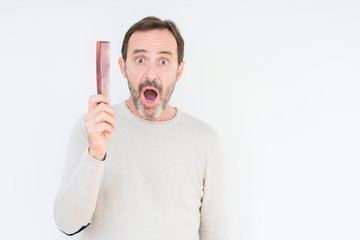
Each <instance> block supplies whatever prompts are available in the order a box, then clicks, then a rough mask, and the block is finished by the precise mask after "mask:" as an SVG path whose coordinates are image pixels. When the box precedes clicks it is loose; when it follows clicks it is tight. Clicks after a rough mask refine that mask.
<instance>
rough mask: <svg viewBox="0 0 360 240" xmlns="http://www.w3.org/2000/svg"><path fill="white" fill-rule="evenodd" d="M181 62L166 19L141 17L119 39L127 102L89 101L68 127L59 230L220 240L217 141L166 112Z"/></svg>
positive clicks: (177, 113)
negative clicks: (126, 88) (69, 133)
mask: <svg viewBox="0 0 360 240" xmlns="http://www.w3.org/2000/svg"><path fill="white" fill-rule="evenodd" d="M183 57H184V40H183V38H182V36H181V35H180V32H179V31H178V29H177V27H176V25H175V24H174V22H172V21H169V20H165V21H162V20H160V19H158V18H156V17H146V18H144V19H142V20H140V21H139V22H137V23H135V24H134V25H133V26H131V27H130V29H129V30H128V32H127V33H126V34H125V37H124V40H123V46H122V57H121V58H119V65H120V70H121V72H122V74H123V76H124V77H125V78H126V79H127V81H128V85H129V89H130V97H129V99H127V100H125V101H124V102H122V103H119V104H115V105H113V106H112V105H110V101H111V100H110V99H109V98H108V97H106V96H104V95H100V94H98V95H94V96H91V97H90V98H89V107H88V112H87V114H85V116H82V117H81V118H80V119H79V120H78V121H77V123H76V124H75V126H74V128H73V131H72V134H71V137H70V140H69V145H68V151H67V156H66V162H65V168H64V173H63V178H62V183H61V186H60V189H59V191H58V193H57V196H56V199H55V205H54V215H55V221H56V224H57V226H58V227H59V229H60V230H61V231H62V232H64V233H65V234H67V235H75V234H77V233H79V235H80V239H87V240H91V239H104V240H105V239H106V240H107V239H117V240H122V239H126V240H152V239H153V240H199V239H200V240H226V239H227V233H226V221H225V211H224V209H225V206H224V205H225V198H224V195H225V192H224V188H225V186H224V185H225V182H224V174H225V173H224V160H223V153H222V146H221V142H220V140H219V136H218V134H217V132H216V131H215V130H214V129H213V128H211V127H210V126H209V125H207V124H206V123H204V122H202V121H200V120H198V119H196V118H194V117H192V116H190V115H189V114H187V113H185V112H183V111H182V110H180V109H179V108H176V107H173V106H170V105H168V103H169V100H170V97H171V95H172V93H173V90H174V88H175V84H176V82H177V81H179V79H180V78H181V75H182V72H183V68H184V61H183ZM199 110H201V109H199Z"/></svg>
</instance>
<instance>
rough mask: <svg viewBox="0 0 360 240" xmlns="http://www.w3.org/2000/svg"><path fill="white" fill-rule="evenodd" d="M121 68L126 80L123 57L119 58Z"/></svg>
mask: <svg viewBox="0 0 360 240" xmlns="http://www.w3.org/2000/svg"><path fill="white" fill-rule="evenodd" d="M119 66H120V71H121V73H122V75H123V76H124V78H126V73H125V61H124V59H123V58H122V57H119Z"/></svg>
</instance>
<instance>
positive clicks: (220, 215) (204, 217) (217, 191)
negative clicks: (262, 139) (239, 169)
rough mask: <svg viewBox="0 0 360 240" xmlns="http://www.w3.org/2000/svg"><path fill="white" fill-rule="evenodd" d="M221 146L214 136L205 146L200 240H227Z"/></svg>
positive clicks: (223, 163)
mask: <svg viewBox="0 0 360 240" xmlns="http://www.w3.org/2000/svg"><path fill="white" fill-rule="evenodd" d="M225 165H226V164H225V157H224V151H223V145H222V143H221V141H220V138H219V137H218V135H217V134H216V135H215V136H213V137H212V140H211V141H210V143H209V144H208V146H207V152H206V163H205V174H204V185H203V197H202V199H201V208H200V229H199V235H200V240H227V239H228V235H227V234H228V232H227V215H226V214H227V211H226V201H227V197H226V195H227V190H226V182H225V167H226V166H225Z"/></svg>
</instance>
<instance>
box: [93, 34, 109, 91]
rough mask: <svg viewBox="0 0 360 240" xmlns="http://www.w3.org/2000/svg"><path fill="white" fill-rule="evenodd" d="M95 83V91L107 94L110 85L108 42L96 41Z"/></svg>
mask: <svg viewBox="0 0 360 240" xmlns="http://www.w3.org/2000/svg"><path fill="white" fill-rule="evenodd" d="M96 83H97V93H98V94H103V95H106V96H109V85H110V42H108V41H98V42H97V43H96Z"/></svg>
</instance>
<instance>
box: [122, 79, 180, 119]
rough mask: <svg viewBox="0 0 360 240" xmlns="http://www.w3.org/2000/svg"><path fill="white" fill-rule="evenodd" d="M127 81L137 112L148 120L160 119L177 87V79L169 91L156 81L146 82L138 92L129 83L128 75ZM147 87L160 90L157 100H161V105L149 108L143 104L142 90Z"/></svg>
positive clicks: (140, 86)
mask: <svg viewBox="0 0 360 240" xmlns="http://www.w3.org/2000/svg"><path fill="white" fill-rule="evenodd" d="M126 78H127V81H128V86H129V90H130V96H131V100H132V102H133V104H134V106H135V108H136V110H137V112H138V113H139V114H140V115H141V116H142V117H144V118H147V119H151V120H152V119H155V118H158V117H159V116H160V115H161V113H162V112H163V111H164V110H165V108H166V107H167V105H168V103H169V101H170V98H171V95H172V93H173V92H174V89H175V85H176V79H175V80H174V81H173V82H172V83H171V84H170V86H169V87H168V88H167V89H165V90H164V89H163V88H162V86H160V85H159V84H158V83H157V82H155V81H149V80H146V81H145V82H143V83H141V84H140V85H139V87H138V89H137V90H135V89H136V88H134V87H133V86H132V85H131V84H130V81H129V77H128V76H127V75H126ZM146 86H151V87H154V88H156V89H157V90H158V92H159V95H158V96H157V98H159V104H157V105H155V106H153V107H147V106H145V105H144V104H142V102H141V90H142V89H143V88H144V87H146Z"/></svg>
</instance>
